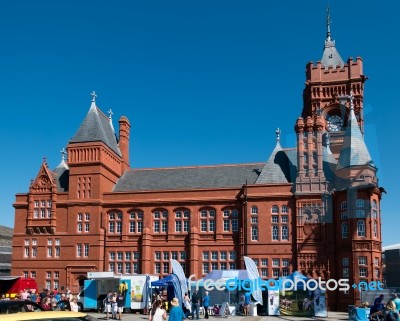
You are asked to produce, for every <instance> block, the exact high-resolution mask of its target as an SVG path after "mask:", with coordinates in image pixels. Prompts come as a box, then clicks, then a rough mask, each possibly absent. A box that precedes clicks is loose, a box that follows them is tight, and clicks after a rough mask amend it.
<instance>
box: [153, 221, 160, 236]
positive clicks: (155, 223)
mask: <svg viewBox="0 0 400 321" xmlns="http://www.w3.org/2000/svg"><path fill="white" fill-rule="evenodd" d="M154 232H156V233H159V232H160V221H154Z"/></svg>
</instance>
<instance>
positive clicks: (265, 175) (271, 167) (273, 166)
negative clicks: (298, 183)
mask: <svg viewBox="0 0 400 321" xmlns="http://www.w3.org/2000/svg"><path fill="white" fill-rule="evenodd" d="M289 162H290V160H289V158H288V155H287V154H286V152H285V151H283V150H282V147H281V144H280V143H279V142H277V144H276V146H275V148H274V150H273V151H272V153H271V156H270V157H269V159H268V161H267V162H266V163H265V165H264V167H263V169H262V171H261V174H260V176H259V177H258V179H257V181H256V184H268V183H288V182H291V181H292V179H291V172H290V166H289Z"/></svg>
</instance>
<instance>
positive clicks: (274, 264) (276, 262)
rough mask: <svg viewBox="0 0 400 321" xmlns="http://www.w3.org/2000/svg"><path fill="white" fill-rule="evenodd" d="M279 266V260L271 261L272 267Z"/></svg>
mask: <svg viewBox="0 0 400 321" xmlns="http://www.w3.org/2000/svg"><path fill="white" fill-rule="evenodd" d="M279 265H280V259H272V266H279Z"/></svg>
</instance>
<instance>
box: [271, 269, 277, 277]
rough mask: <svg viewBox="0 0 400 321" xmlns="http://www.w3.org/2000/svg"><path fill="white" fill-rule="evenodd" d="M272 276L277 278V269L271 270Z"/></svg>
mask: <svg viewBox="0 0 400 321" xmlns="http://www.w3.org/2000/svg"><path fill="white" fill-rule="evenodd" d="M272 277H274V278H279V269H273V270H272Z"/></svg>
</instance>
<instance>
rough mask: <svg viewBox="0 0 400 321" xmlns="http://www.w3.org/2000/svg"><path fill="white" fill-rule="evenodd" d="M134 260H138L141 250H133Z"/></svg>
mask: <svg viewBox="0 0 400 321" xmlns="http://www.w3.org/2000/svg"><path fill="white" fill-rule="evenodd" d="M133 260H134V261H138V260H139V252H133Z"/></svg>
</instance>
